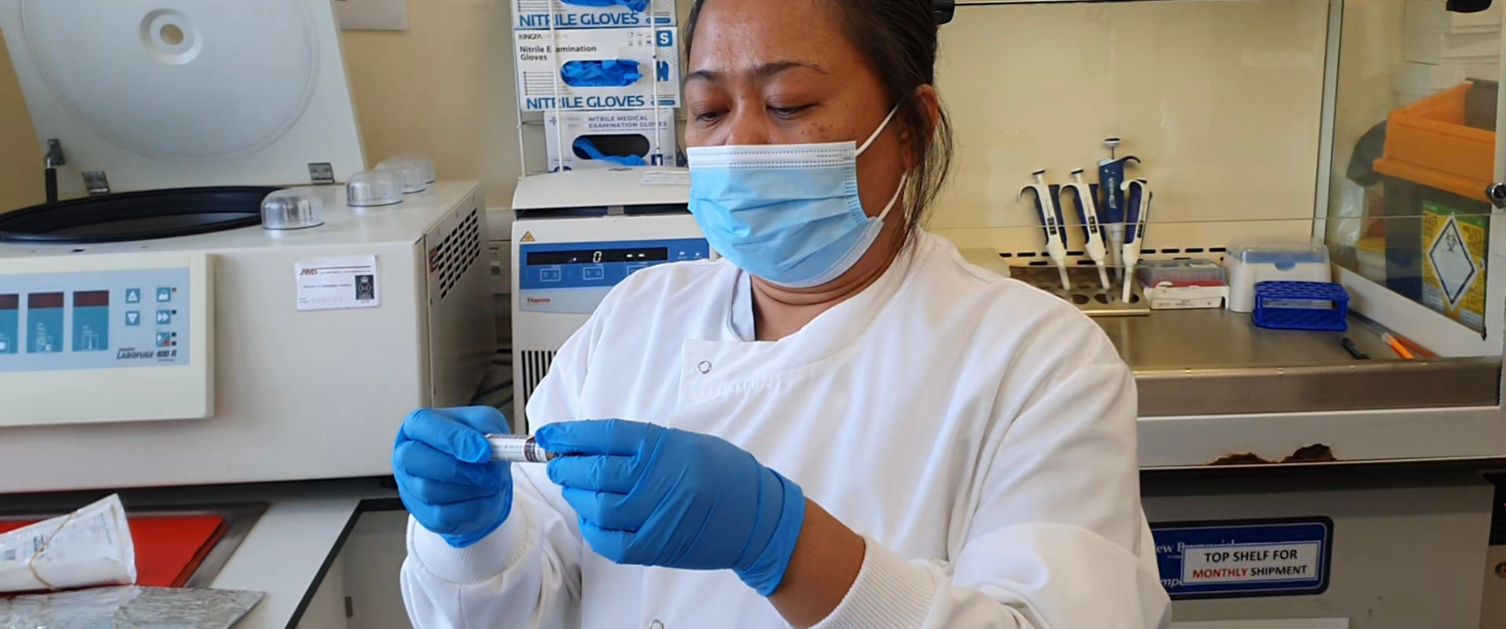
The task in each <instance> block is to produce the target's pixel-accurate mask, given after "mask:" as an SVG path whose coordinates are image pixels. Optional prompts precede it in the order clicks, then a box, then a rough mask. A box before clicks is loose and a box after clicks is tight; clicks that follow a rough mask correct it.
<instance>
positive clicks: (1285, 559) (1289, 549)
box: [1182, 542, 1322, 584]
mask: <svg viewBox="0 0 1506 629" xmlns="http://www.w3.org/2000/svg"><path fill="white" fill-rule="evenodd" d="M1182 556H1183V561H1182V583H1183V584H1197V583H1245V582H1252V581H1307V580H1312V579H1315V578H1318V561H1319V559H1320V558H1321V557H1322V546H1321V545H1320V544H1318V543H1317V542H1298V543H1291V544H1267V545H1248V546H1245V545H1241V546H1203V547H1201V548H1198V547H1193V546H1187V547H1186V548H1185V549H1184V550H1183V555H1182Z"/></svg>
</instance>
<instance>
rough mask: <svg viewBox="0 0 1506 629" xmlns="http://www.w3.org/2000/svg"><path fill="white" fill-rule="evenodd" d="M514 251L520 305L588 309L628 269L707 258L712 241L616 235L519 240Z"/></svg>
mask: <svg viewBox="0 0 1506 629" xmlns="http://www.w3.org/2000/svg"><path fill="white" fill-rule="evenodd" d="M518 254H519V258H520V259H519V260H518V308H519V309H521V310H524V311H530V312H563V313H575V314H591V313H592V312H593V311H595V310H596V306H597V304H600V303H601V300H602V298H604V297H606V294H607V292H608V291H610V290H611V289H612V287H613V286H616V285H617V284H618V283H620V282H622V281H623V280H625V279H627V277H628V276H629V275H632V274H633V273H636V272H638V271H641V270H643V269H646V268H648V267H651V266H656V265H660V264H666V263H669V262H682V261H690V260H705V259H708V258H710V257H711V247H710V246H709V245H708V244H706V241H705V240H704V239H698V238H682V239H670V240H635V241H624V240H619V241H611V242H571V243H548V244H532V245H522V246H521V247H519V249H518Z"/></svg>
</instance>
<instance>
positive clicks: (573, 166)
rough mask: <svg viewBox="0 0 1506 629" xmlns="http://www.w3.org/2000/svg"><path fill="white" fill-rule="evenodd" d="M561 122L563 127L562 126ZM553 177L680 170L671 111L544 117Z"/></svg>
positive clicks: (553, 113) (553, 114)
mask: <svg viewBox="0 0 1506 629" xmlns="http://www.w3.org/2000/svg"><path fill="white" fill-rule="evenodd" d="M561 120H563V121H564V124H563V125H560V124H559V123H560V121H561ZM544 146H546V147H547V153H548V155H549V172H555V171H558V170H559V169H560V156H561V154H563V155H564V168H565V170H590V169H597V168H617V167H622V166H681V165H683V164H680V160H679V157H678V155H679V147H678V142H676V141H675V112H674V110H673V109H660V110H659V111H658V112H657V115H656V112H655V111H654V110H652V109H642V110H631V111H566V112H559V113H558V114H556V113H555V112H552V111H551V112H547V113H545V114H544Z"/></svg>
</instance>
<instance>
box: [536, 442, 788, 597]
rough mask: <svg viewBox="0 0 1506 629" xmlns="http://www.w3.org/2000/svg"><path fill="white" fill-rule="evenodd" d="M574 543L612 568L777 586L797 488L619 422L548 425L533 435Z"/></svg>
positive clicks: (755, 466) (720, 451)
mask: <svg viewBox="0 0 1506 629" xmlns="http://www.w3.org/2000/svg"><path fill="white" fill-rule="evenodd" d="M535 436H536V437H537V439H538V443H539V445H541V446H543V447H544V449H545V450H548V451H550V452H553V453H555V454H556V455H562V456H558V457H557V458H555V459H554V460H553V461H550V462H549V479H550V480H552V481H554V482H555V483H557V484H559V485H560V486H561V487H563V488H564V496H565V501H566V502H569V503H570V506H572V507H575V511H576V513H577V514H579V516H580V530H581V536H582V537H584V538H585V540H586V542H587V543H588V544H590V545H591V549H592V550H595V551H596V553H597V554H599V555H601V556H603V557H606V558H607V559H610V560H612V561H614V562H617V563H620V564H637V565H644V566H661V567H665V568H684V569H689V570H722V569H731V570H732V571H733V572H735V573H736V574H737V576H738V577H739V578H741V579H742V580H743V583H746V584H748V586H749V587H752V588H753V589H754V590H757V591H758V593H759V594H761V595H763V596H768V595H769V594H771V593H773V592H774V588H777V587H779V582H780V581H781V580H782V579H783V578H784V570H785V568H787V567H789V564H790V555H791V554H793V553H794V552H795V540H796V539H798V538H799V536H800V526H801V525H802V524H803V523H804V522H805V494H804V492H802V491H800V486H799V485H796V484H795V483H793V482H791V481H790V480H788V479H786V478H784V477H783V476H780V475H779V474H778V473H776V472H774V471H773V470H771V469H769V468H766V467H764V466H763V465H761V464H760V463H759V462H758V461H757V460H756V459H754V458H753V455H751V454H749V453H747V452H746V451H744V450H743V449H741V448H738V447H737V446H734V445H732V444H730V443H727V442H726V441H723V440H721V439H718V438H716V437H712V436H708V435H702V434H698V433H693V432H686V431H683V430H675V429H673V428H665V427H663V426H656V425H653V424H643V423H638V422H629V421H623V420H615V419H614V420H604V421H581V422H565V423H559V424H550V425H548V426H544V427H543V428H540V429H539V431H538V434H537V435H535Z"/></svg>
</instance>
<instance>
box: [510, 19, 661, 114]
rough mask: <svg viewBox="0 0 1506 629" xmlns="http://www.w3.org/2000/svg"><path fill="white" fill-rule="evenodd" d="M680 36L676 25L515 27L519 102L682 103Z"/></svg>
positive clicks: (578, 105)
mask: <svg viewBox="0 0 1506 629" xmlns="http://www.w3.org/2000/svg"><path fill="white" fill-rule="evenodd" d="M678 37H679V35H678V33H676V31H675V29H673V28H659V29H648V28H596V29H575V30H554V31H531V30H520V31H513V38H514V42H515V44H516V45H515V49H516V50H517V74H518V106H519V107H520V108H522V110H523V111H550V110H554V109H566V110H581V109H644V108H649V109H652V108H653V106H654V103H655V101H656V99H657V102H658V104H659V106H660V107H669V108H675V107H679V106H680V53H679V46H678ZM556 95H557V96H558V97H559V103H558V104H556V103H555V97H556Z"/></svg>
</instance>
